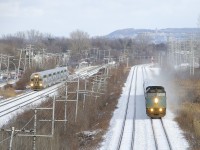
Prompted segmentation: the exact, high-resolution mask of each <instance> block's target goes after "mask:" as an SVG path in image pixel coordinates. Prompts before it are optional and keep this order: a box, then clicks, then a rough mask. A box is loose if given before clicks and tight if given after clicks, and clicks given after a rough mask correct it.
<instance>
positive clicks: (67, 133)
mask: <svg viewBox="0 0 200 150" xmlns="http://www.w3.org/2000/svg"><path fill="white" fill-rule="evenodd" d="M127 71H128V70H126V69H125V67H124V66H123V65H122V66H119V67H118V68H117V69H112V70H110V78H109V80H108V83H107V88H106V90H105V93H104V94H102V95H99V97H98V98H97V99H95V98H94V96H91V95H88V96H87V97H86V102H85V107H84V109H83V95H81V94H80V95H79V96H80V97H81V98H80V99H79V105H78V107H79V108H78V117H77V122H75V121H74V119H75V118H74V114H75V103H73V102H68V103H67V119H68V122H67V125H66V128H65V126H64V124H63V123H62V122H56V123H55V134H54V137H53V138H37V141H36V143H37V149H43V150H49V149H52V150H67V149H70V150H71V149H73V150H76V149H96V148H97V147H98V143H99V142H100V141H101V140H102V135H103V134H104V133H105V132H106V130H107V128H108V126H109V121H110V118H111V117H112V112H113V110H114V109H115V107H116V104H117V100H118V98H119V96H120V93H121V89H122V86H123V84H124V81H125V79H126V77H127V74H128V72H127ZM89 82H93V79H90V80H89ZM74 86H75V85H74ZM80 86H81V87H83V86H84V83H83V82H81V83H80ZM73 88H74V87H73V86H72V88H71V89H73ZM90 88H91V84H90V85H88V89H90ZM63 93H64V92H63V91H60V94H61V95H60V96H62V94H63ZM68 96H69V99H70V98H71V99H72V98H75V96H76V95H75V94H71V95H68ZM47 106H48V107H51V106H52V100H49V101H48V102H45V103H43V104H42V105H41V106H40V107H47ZM50 112H51V111H39V112H38V114H37V119H38V120H39V119H51V113H50ZM32 116H33V111H32V110H29V111H27V112H26V113H23V114H21V115H18V116H17V117H16V118H15V119H13V120H12V122H10V123H9V124H8V125H7V126H5V128H8V127H10V126H15V127H16V128H17V129H20V128H22V127H23V126H24V124H26V123H27V122H28V121H29V120H30V118H31V117H32ZM55 118H56V119H63V118H64V104H63V102H57V103H56V108H55ZM37 126H38V128H37V134H49V133H50V131H51V124H50V123H46V122H39V121H37ZM26 129H33V121H31V122H30V124H29V125H28V126H27V127H26ZM95 130H98V131H99V132H98V133H97V134H96V135H94V136H93V137H84V136H81V134H79V133H81V132H82V131H95ZM7 136H8V135H6V134H5V133H2V135H0V141H1V140H2V139H4V138H6V137H7ZM8 142H9V141H8ZM7 144H8V143H4V144H2V145H0V149H7ZM31 146H32V138H25V137H18V136H16V138H14V141H13V147H14V148H15V149H21V148H22V147H23V149H27V150H28V149H31Z"/></svg>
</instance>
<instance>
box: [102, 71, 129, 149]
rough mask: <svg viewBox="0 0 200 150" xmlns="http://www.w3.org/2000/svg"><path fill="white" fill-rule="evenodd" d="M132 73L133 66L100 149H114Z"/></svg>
mask: <svg viewBox="0 0 200 150" xmlns="http://www.w3.org/2000/svg"><path fill="white" fill-rule="evenodd" d="M132 74H133V68H131V70H130V73H129V75H128V78H127V80H126V83H125V86H124V87H123V89H122V91H123V92H122V94H121V97H120V98H119V101H118V105H117V108H118V109H116V110H115V111H114V113H113V117H112V119H111V121H110V127H109V130H108V132H107V133H106V135H105V136H104V138H105V140H104V141H103V143H102V147H101V148H100V149H102V150H104V149H105V150H108V149H113V150H114V149H116V142H117V141H118V139H119V136H120V133H119V132H120V131H121V127H122V124H123V117H124V114H125V109H126V103H127V97H128V94H129V92H128V91H129V88H130V82H131V77H132Z"/></svg>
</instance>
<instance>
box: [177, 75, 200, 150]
mask: <svg viewBox="0 0 200 150" xmlns="http://www.w3.org/2000/svg"><path fill="white" fill-rule="evenodd" d="M176 83H177V84H178V85H179V87H178V88H179V89H181V90H180V92H179V97H180V100H181V101H180V104H179V106H178V110H177V117H176V120H177V122H178V123H179V125H180V127H181V128H182V129H183V130H184V131H185V135H186V138H187V140H188V141H189V143H190V146H191V149H193V150H199V149H200V93H199V90H200V81H199V80H198V79H196V78H191V77H190V78H186V79H180V78H179V79H176Z"/></svg>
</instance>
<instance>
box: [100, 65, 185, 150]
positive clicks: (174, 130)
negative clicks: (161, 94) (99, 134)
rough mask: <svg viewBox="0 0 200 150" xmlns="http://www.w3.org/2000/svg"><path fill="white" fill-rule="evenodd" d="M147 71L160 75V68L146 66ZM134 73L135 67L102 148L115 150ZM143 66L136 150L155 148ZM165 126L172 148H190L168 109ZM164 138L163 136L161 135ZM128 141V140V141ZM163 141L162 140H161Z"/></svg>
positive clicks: (138, 102)
mask: <svg viewBox="0 0 200 150" xmlns="http://www.w3.org/2000/svg"><path fill="white" fill-rule="evenodd" d="M146 70H147V71H146V73H147V76H148V78H147V79H152V78H154V79H155V78H156V76H158V75H159V71H160V69H159V68H150V67H147V68H146ZM132 73H133V68H132V69H131V71H130V74H129V76H128V78H127V81H126V83H125V87H124V88H123V93H122V94H121V97H120V99H119V101H118V105H117V109H116V110H115V111H114V113H113V117H112V119H111V121H110V126H109V129H108V131H107V133H106V134H105V136H104V141H103V142H102V143H101V147H100V149H101V150H115V149H116V145H117V144H116V142H118V138H119V134H120V133H119V132H120V131H121V126H122V122H123V120H122V119H123V115H124V112H123V111H125V106H126V102H127V94H128V89H129V86H130V85H129V84H128V83H130V82H131V78H130V77H131V75H132ZM141 73H142V71H141V68H140V69H139V70H138V79H137V91H136V111H135V113H136V114H135V116H136V119H135V122H134V123H135V132H134V149H135V150H147V149H149V150H153V149H155V142H154V137H153V131H152V126H151V121H150V118H149V117H148V116H147V115H146V111H145V99H144V95H143V94H144V93H143V87H142V85H143V79H142V75H141ZM163 122H164V126H165V127H166V129H167V134H168V136H169V138H170V142H172V148H173V149H174V150H185V149H188V148H189V144H188V142H187V141H186V140H185V138H184V136H183V132H182V131H181V129H180V128H179V126H178V124H177V123H176V122H175V121H174V115H173V113H172V112H170V110H169V109H167V114H166V116H165V117H163ZM161 138H162V137H161ZM127 142H128V141H127ZM161 142H162V141H161Z"/></svg>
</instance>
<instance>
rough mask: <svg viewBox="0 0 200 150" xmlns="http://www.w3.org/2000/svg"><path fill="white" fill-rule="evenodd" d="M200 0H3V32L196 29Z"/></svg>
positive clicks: (0, 20)
mask: <svg viewBox="0 0 200 150" xmlns="http://www.w3.org/2000/svg"><path fill="white" fill-rule="evenodd" d="M199 15H200V0H0V35H6V34H14V33H17V32H19V31H27V30H31V29H34V30H37V31H40V32H42V33H49V34H51V35H54V36H64V37H69V36H70V33H71V32H73V31H76V30H81V31H84V32H87V33H88V34H89V35H90V36H102V35H107V34H109V33H111V32H113V31H115V30H118V29H125V28H135V29H163V28H183V27H187V28H195V27H197V20H198V16H199Z"/></svg>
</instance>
